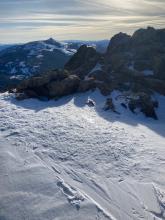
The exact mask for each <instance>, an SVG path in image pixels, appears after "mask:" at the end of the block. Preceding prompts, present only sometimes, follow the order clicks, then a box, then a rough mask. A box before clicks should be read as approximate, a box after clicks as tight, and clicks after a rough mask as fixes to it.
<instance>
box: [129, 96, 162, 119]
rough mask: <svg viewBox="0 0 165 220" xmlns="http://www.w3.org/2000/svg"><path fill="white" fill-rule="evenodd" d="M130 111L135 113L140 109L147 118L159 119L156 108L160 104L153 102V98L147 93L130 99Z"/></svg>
mask: <svg viewBox="0 0 165 220" xmlns="http://www.w3.org/2000/svg"><path fill="white" fill-rule="evenodd" d="M128 107H129V109H130V110H131V111H132V112H133V113H135V110H136V109H139V110H140V111H141V112H142V113H144V114H145V116H146V117H151V118H154V119H156V120H157V119H158V118H157V115H156V112H155V108H157V107H158V102H157V101H153V100H152V99H151V97H150V96H149V95H148V94H146V93H138V94H135V95H134V96H132V97H131V98H130V99H129V103H128Z"/></svg>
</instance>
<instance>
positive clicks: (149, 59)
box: [16, 27, 165, 119]
mask: <svg viewBox="0 0 165 220" xmlns="http://www.w3.org/2000/svg"><path fill="white" fill-rule="evenodd" d="M164 59H165V29H159V30H156V29H154V28H151V27H148V28H147V29H140V30H137V31H136V32H135V33H134V34H133V35H132V36H129V35H127V34H124V33H119V34H117V35H115V36H114V37H113V38H112V39H111V41H110V44H109V46H108V48H107V51H106V53H104V54H101V53H99V52H97V51H96V50H95V49H94V48H93V47H89V46H86V45H83V46H81V47H80V48H79V49H78V51H77V53H75V54H74V55H73V56H72V57H71V59H70V60H69V61H68V62H67V63H66V65H65V67H64V69H63V70H53V71H50V72H47V73H46V74H42V75H40V76H38V77H32V78H31V79H29V80H26V81H24V82H23V83H21V84H20V85H19V86H18V87H17V89H16V91H17V93H18V94H22V93H23V94H24V97H39V98H41V97H42V98H43V97H47V98H48V99H50V98H59V97H62V96H65V95H69V94H72V93H76V92H85V91H88V90H91V89H92V90H93V89H95V88H98V89H99V90H100V91H101V93H102V94H103V95H110V94H111V92H112V91H114V90H119V91H120V92H122V94H123V101H122V103H121V105H122V106H123V107H125V108H129V109H130V110H131V111H132V112H134V113H135V112H136V110H137V109H138V110H140V111H141V112H143V113H144V114H145V115H146V116H148V117H152V118H154V119H157V115H156V112H155V109H156V108H157V107H158V103H157V101H156V100H154V99H153V94H154V93H155V92H158V93H160V94H162V95H165V66H164V64H165V62H164V61H165V60H164ZM18 97H20V95H19V96H18ZM111 106H113V103H111ZM109 108H111V107H109Z"/></svg>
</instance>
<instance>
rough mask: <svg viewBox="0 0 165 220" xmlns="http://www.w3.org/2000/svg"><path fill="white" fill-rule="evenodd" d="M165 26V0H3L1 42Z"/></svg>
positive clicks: (97, 37)
mask: <svg viewBox="0 0 165 220" xmlns="http://www.w3.org/2000/svg"><path fill="white" fill-rule="evenodd" d="M147 26H154V27H156V28H164V27H165V0H101V1H100V0H0V43H23V42H28V41H33V40H40V39H47V38H50V37H52V38H54V39H56V40H71V39H72V40H73V39H74V40H100V39H110V38H111V37H112V36H113V35H114V34H116V33H118V32H121V31H122V32H126V33H128V34H132V33H133V31H135V30H136V29H138V28H144V27H147Z"/></svg>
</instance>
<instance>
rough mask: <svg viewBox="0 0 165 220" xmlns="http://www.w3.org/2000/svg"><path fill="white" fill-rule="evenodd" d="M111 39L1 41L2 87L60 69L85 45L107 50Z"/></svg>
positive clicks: (0, 83)
mask: <svg viewBox="0 0 165 220" xmlns="http://www.w3.org/2000/svg"><path fill="white" fill-rule="evenodd" d="M108 43H109V41H108V40H103V41H66V42H59V41H56V40H54V39H52V38H50V39H48V40H43V41H34V42H29V43H26V44H19V45H0V88H1V90H3V88H5V87H6V86H8V85H12V84H15V83H17V82H18V81H20V80H22V79H24V78H26V77H29V76H32V75H35V74H38V73H43V72H45V71H49V70H52V69H61V68H63V67H64V65H65V63H66V62H67V61H68V60H69V59H70V58H71V57H72V56H73V54H74V53H76V52H77V49H78V48H79V47H80V46H81V45H83V44H86V45H89V46H92V47H95V48H96V50H98V51H99V52H104V51H105V50H106V48H107V46H108Z"/></svg>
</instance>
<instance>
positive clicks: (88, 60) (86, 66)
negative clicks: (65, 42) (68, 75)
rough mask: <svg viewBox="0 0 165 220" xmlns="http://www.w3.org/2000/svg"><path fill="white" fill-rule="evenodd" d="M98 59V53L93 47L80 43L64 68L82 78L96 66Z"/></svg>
mask: <svg viewBox="0 0 165 220" xmlns="http://www.w3.org/2000/svg"><path fill="white" fill-rule="evenodd" d="M99 59H100V54H99V53H98V52H97V51H96V50H95V49H94V48H93V47H91V46H90V47H89V46H86V45H82V46H81V47H80V48H79V49H78V51H77V53H76V54H74V55H73V57H72V58H71V59H70V60H69V61H68V63H67V64H66V65H65V69H67V70H68V71H70V72H72V74H75V75H77V76H79V77H80V78H84V77H85V76H86V75H88V74H89V73H90V71H91V70H92V69H93V68H94V67H95V66H96V64H97V63H98V61H99Z"/></svg>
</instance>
